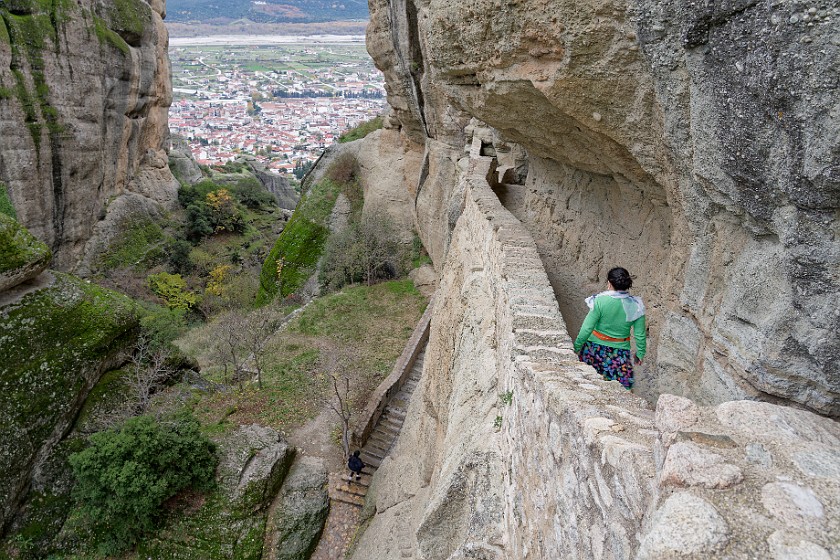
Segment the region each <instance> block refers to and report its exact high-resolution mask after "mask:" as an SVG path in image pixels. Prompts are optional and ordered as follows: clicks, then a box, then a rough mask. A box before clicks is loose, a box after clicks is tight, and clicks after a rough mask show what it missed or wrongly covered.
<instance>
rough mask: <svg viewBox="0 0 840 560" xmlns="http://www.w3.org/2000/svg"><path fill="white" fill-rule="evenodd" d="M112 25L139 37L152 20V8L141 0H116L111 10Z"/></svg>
mask: <svg viewBox="0 0 840 560" xmlns="http://www.w3.org/2000/svg"><path fill="white" fill-rule="evenodd" d="M108 16H109V20H110V23H111V26H112V27H113V28H114V29H115V30H116V31H117V32H121V33H123V34H130V35H131V36H135V37H137V38H138V39H139V37H140V36H141V35H142V34H143V30H144V29H145V27H146V25H148V24H149V23H150V22H151V8H150V7H149V5H148V4H146V3H145V2H143V1H141V0H114V1H113V2H112V3H111V6H110V9H109V12H108Z"/></svg>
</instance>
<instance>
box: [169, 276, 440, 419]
mask: <svg viewBox="0 0 840 560" xmlns="http://www.w3.org/2000/svg"><path fill="white" fill-rule="evenodd" d="M425 305H426V300H425V298H424V297H423V296H422V295H421V294H420V293H419V292H417V290H416V289H415V288H414V285H413V284H412V282H411V281H410V280H396V281H390V282H383V283H380V284H375V285H373V286H355V287H352V288H347V289H345V290H343V291H341V292H338V293H335V294H330V295H328V296H324V297H320V298H317V299H315V300H313V301H312V302H311V303H310V305H308V306H307V307H306V309H305V310H304V311H303V312H302V313H301V315H300V316H299V317H298V318H297V319H295V320H293V321H292V322H291V323H290V324H289V326H288V327H287V329H286V330H285V331H283V332H281V333H279V334H277V335H274V336H273V337H272V338H270V339H269V341H268V345H267V346H266V348H265V351H264V355H265V364H264V366H263V389H262V390H257V389H256V387H254V386H248V387H246V388H245V389H244V390H241V391H231V392H224V393H221V392H220V393H214V394H203V395H200V396H198V398H196V400H195V401H194V402H193V403H192V404H191V405H190V406H191V408H192V410H193V412H194V413H195V415H196V416H197V417H199V418H200V419H201V420H202V422H203V423H204V424H205V426H214V427H215V428H214V429H221V430H224V429H227V428H229V427H232V426H234V425H244V424H251V423H258V424H261V425H264V426H270V427H273V428H275V429H278V430H280V431H281V432H288V431H289V430H291V429H293V428H295V427H297V426H300V425H301V424H303V423H304V422H306V421H307V420H309V419H311V418H314V417H315V416H316V415H317V414H318V412H319V411H320V410H321V407H322V404H321V403H323V401H324V400H325V399H326V398H328V397H329V395H330V394H331V390H332V389H331V386H330V384H329V377H328V375H329V373H330V372H331V371H332V372H336V370H335V367H336V366H335V364H337V363H338V364H341V367H342V369H341V371H343V372H344V373H346V374H347V375H348V376H350V378H351V380H352V388H353V389H352V391H353V395H352V402H353V406H354V407H357V408H358V407H361V406H363V403H364V399H366V398H367V395H368V394H369V393H370V391H372V390H373V389H374V388H376V386H377V385H378V384H379V383H380V382H381V381H382V379H384V378H385V377H386V376H387V375H388V373H389V372H390V371H391V368H392V367H393V365H394V362H395V361H396V359H397V357H399V355H400V352H402V349H403V347H404V346H405V343H406V341H407V340H408V338H409V337H410V336H411V332H412V331H413V329H414V326H415V325H416V323H417V321H418V320H419V318H420V316H421V315H422V314H423V311H424V308H425ZM286 312H288V310H286ZM246 318H247V317H246ZM220 337H221V332H220V326H219V325H218V324H216V323H209V324H207V325H204V326H202V327H200V328H197V329H193V330H192V331H190V332H189V333H187V334H186V335H185V336H184V337H183V338H182V339H181V340H180V341H179V342H178V345H179V346H180V347H181V349H182V350H183V351H184V352H185V353H188V354H193V355H195V356H196V357H197V358H198V361H199V363H201V364H202V372H203V373H205V374H206V375H207V376H208V377H209V378H210V379H211V380H216V381H222V380H223V379H224V375H225V374H224V370H222V369H221V368H220V367H219V366H218V365H213V364H214V363H215V356H214V350H213V347H214V345H215V344H216V343H217V341H218V340H219V339H220ZM338 373H340V372H338ZM354 410H356V408H354Z"/></svg>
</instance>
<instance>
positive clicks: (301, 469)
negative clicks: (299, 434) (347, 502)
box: [264, 457, 330, 560]
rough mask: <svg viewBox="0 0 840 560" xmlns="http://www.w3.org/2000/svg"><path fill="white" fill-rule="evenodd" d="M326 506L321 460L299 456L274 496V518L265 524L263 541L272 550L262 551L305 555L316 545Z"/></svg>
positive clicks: (293, 559) (291, 558) (276, 559)
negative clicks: (265, 534) (266, 535)
mask: <svg viewBox="0 0 840 560" xmlns="http://www.w3.org/2000/svg"><path fill="white" fill-rule="evenodd" d="M329 509H330V499H329V496H328V495H327V469H326V467H325V466H324V461H323V460H322V459H320V458H317V457H300V459H299V460H298V461H296V462H295V464H294V465H293V466H292V469H291V470H290V471H289V476H288V477H286V480H284V481H283V487H282V488H281V489H280V494H279V495H278V496H277V501H276V503H275V510H274V511H275V514H274V518H273V520H272V522H271V523H270V525H269V527H268V528H267V530H268V531H270V535H269V536H268V539H267V541H266V542H268V543H270V546H271V550H269V551H264V555H265V556H264V557H266V558H270V559H272V560H305V559H308V558H309V557H310V556H311V555H312V552H313V551H314V550H315V547H316V546H317V545H318V538H319V537H320V536H321V532H322V531H323V529H324V523H325V522H326V520H327V514H328V513H329Z"/></svg>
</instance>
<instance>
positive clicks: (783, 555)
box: [767, 531, 831, 560]
mask: <svg viewBox="0 0 840 560" xmlns="http://www.w3.org/2000/svg"><path fill="white" fill-rule="evenodd" d="M767 542H768V543H769V544H770V553H771V554H772V555H773V560H831V555H830V554H829V553H828V551H827V550H826V549H824V548H823V547H821V546H820V545H818V544H815V543H812V542H810V541H807V540H805V539H800V538H798V537H794V536H792V535H790V534H788V533H785V532H784V531H776V532H775V533H773V534H772V535H770V538H769V539H768V540H767Z"/></svg>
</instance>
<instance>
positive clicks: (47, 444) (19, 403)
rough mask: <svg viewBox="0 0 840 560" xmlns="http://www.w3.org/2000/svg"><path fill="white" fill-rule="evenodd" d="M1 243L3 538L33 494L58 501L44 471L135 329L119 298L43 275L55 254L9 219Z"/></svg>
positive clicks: (3, 220)
mask: <svg viewBox="0 0 840 560" xmlns="http://www.w3.org/2000/svg"><path fill="white" fill-rule="evenodd" d="M9 232H11V233H12V235H7V234H8V233H9ZM0 240H2V242H0V247H2V249H0V254H2V264H0V271H2V272H1V273H0V278H2V279H3V280H4V284H3V287H2V288H0V349H2V356H3V358H2V360H0V432H2V433H3V438H2V440H1V441H0V470H2V472H3V477H2V478H0V535H2V533H3V529H4V527H5V526H6V524H7V523H9V522H10V521H11V520H12V519H13V517H14V516H15V514H16V513H17V511H18V508H19V506H20V504H21V503H22V501H23V499H24V498H25V496H26V495H27V493H28V492H30V490H33V491H37V492H42V493H45V494H46V493H49V492H52V491H54V488H44V487H43V483H44V481H45V479H47V478H49V476H48V475H46V474H45V472H46V471H49V470H50V469H49V468H48V467H46V466H45V465H46V464H47V463H49V462H50V460H51V455H52V454H53V451H54V449H55V448H56V446H57V445H58V444H59V443H60V442H61V441H62V439H63V438H64V437H65V436H66V435H67V434H68V433H69V432H70V430H71V428H72V427H73V425H74V422H75V421H76V417H77V415H78V414H79V411H80V410H81V408H82V406H83V404H84V403H85V399H86V398H87V396H88V394H89V393H90V391H91V389H92V388H93V386H94V385H95V384H96V383H97V382H98V381H99V379H100V378H101V377H102V375H103V374H104V373H105V372H106V371H108V370H109V369H111V368H113V367H116V366H119V365H120V364H121V363H122V362H123V361H124V360H125V358H126V356H127V352H128V351H129V350H130V349H131V348H133V343H134V337H135V334H136V329H137V327H138V323H139V319H138V313H137V309H136V306H135V304H134V303H133V302H132V301H131V300H130V299H129V298H127V297H125V296H123V295H121V294H118V293H116V292H112V291H110V290H105V289H102V288H98V287H96V286H95V285H93V284H90V283H88V282H85V281H83V280H81V279H79V278H76V277H74V276H70V275H67V274H63V273H60V272H49V271H47V272H42V271H43V270H44V268H45V267H46V265H47V264H48V263H49V258H50V251H49V249H48V248H47V247H46V245H44V244H43V243H41V242H40V241H37V240H35V238H34V237H33V236H32V235H30V234H29V233H28V232H26V230H25V229H23V228H22V227H21V226H20V225H19V224H17V222H15V221H14V220H13V219H11V218H7V217H6V216H5V215H3V214H0ZM12 241H14V242H12ZM6 281H8V282H6ZM65 470H66V469H65ZM47 486H49V484H47Z"/></svg>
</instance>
